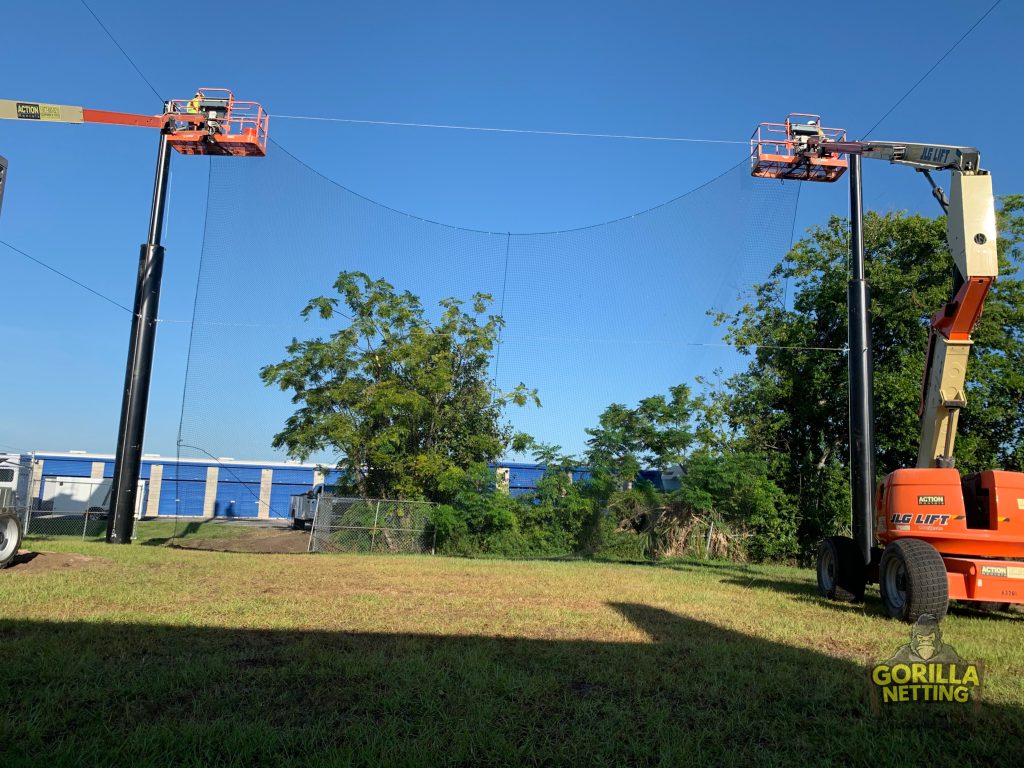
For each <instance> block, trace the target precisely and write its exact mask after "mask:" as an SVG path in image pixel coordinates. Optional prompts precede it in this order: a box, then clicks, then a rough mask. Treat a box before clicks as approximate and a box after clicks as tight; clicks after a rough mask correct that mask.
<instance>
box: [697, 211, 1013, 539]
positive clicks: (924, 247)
mask: <svg viewBox="0 0 1024 768" xmlns="http://www.w3.org/2000/svg"><path fill="white" fill-rule="evenodd" d="M1022 209H1024V197H1022V196H1012V197H1007V198H1003V201H1002V206H1001V210H1000V213H999V223H1000V231H1001V232H1002V234H1003V236H1002V237H1001V238H1000V243H999V252H1000V265H1001V275H1000V279H999V280H998V281H997V282H996V284H995V286H994V288H993V289H992V291H991V293H990V297H989V300H988V302H987V304H986V309H985V314H984V315H983V317H982V319H981V322H980V323H979V325H978V328H977V329H976V332H975V334H974V338H975V341H976V344H975V346H974V348H973V350H972V352H971V364H970V366H969V367H968V384H967V396H968V401H969V404H968V408H967V409H966V411H965V412H964V413H963V414H962V417H961V422H960V437H959V439H958V441H957V450H956V453H957V462H958V467H960V468H961V469H962V470H964V471H972V470H976V469H982V468H986V467H1003V468H1008V469H1020V468H1022V466H1024V410H1022V409H1021V408H1020V402H1022V398H1024V336H1022V333H1024V283H1022V282H1021V280H1020V279H1018V277H1017V267H1018V265H1019V263H1020V256H1021V253H1020V249H1019V244H1020V242H1021V240H1022V236H1024V223H1022V217H1021V214H1020V212H1021V210H1022ZM848 233H849V226H848V223H847V222H846V221H844V220H842V219H840V218H833V219H832V220H831V221H830V222H829V223H828V225H827V226H824V227H815V228H813V229H812V230H810V233H809V234H810V236H809V237H808V238H807V239H805V240H802V241H800V242H799V243H797V244H796V245H795V246H794V248H793V249H792V250H791V251H790V252H789V253H788V254H787V255H786V257H785V259H784V260H783V261H782V263H780V264H779V265H778V267H776V269H775V270H774V271H773V272H772V274H771V276H770V278H769V280H768V281H767V282H765V283H764V284H761V285H759V286H757V287H756V288H755V290H754V293H753V296H752V299H751V301H750V302H749V303H747V304H746V305H745V306H743V307H742V308H741V309H740V310H739V311H737V312H736V313H735V314H732V315H725V316H721V317H720V318H719V320H720V322H722V323H724V324H725V326H726V328H727V338H728V339H729V340H730V341H731V342H732V343H734V344H735V345H736V346H737V347H738V348H739V349H740V350H741V351H742V352H743V353H744V354H747V355H749V356H750V362H749V364H748V366H747V368H746V370H744V371H742V372H741V373H739V374H737V375H735V376H732V377H731V378H729V379H728V380H727V381H726V382H725V386H724V389H723V391H722V392H719V393H718V398H719V401H718V402H717V403H716V404H715V406H716V407H715V409H713V411H712V412H713V413H715V414H717V418H718V419H720V420H724V421H726V422H727V429H726V431H728V432H730V433H731V434H733V435H735V436H736V437H737V439H738V441H739V442H738V443H737V444H738V445H739V446H740V447H741V448H742V449H744V450H748V451H750V452H753V453H756V454H761V455H764V456H767V457H768V461H769V467H770V474H771V477H772V478H773V479H774V480H775V481H776V482H777V483H778V484H779V485H780V486H781V487H782V488H783V490H784V491H785V492H786V494H787V495H788V496H789V498H790V499H792V500H793V502H794V504H795V506H796V508H797V518H798V524H799V538H800V540H801V543H802V544H803V545H804V547H805V548H806V549H810V548H811V547H813V546H814V545H815V544H816V542H817V541H818V540H819V539H820V538H821V537H822V536H824V535H828V534H831V533H833V532H836V531H841V530H843V529H845V528H846V527H847V526H848V521H849V514H850V512H849V510H850V501H849V491H848V455H849V446H848V440H847V420H848V415H847V414H848V405H847V391H848V390H847V368H846V366H847V360H846V355H845V354H844V352H843V348H844V347H845V344H846V333H847V330H846V283H847V279H848V277H847V275H848V270H847V265H848V261H847V259H848V253H849V239H848V237H849V234H848ZM865 244H866V249H867V256H868V278H869V280H870V282H871V288H872V300H873V305H872V312H873V317H872V327H873V335H874V342H873V343H874V355H875V426H876V439H877V450H878V454H877V458H878V470H879V472H880V473H882V474H884V473H886V472H889V471H891V470H893V469H897V468H899V467H904V466H913V465H914V463H915V462H916V459H917V450H918V440H919V436H920V428H919V423H918V414H917V407H918V403H919V398H920V383H921V378H922V375H923V370H924V357H925V349H926V344H927V336H928V321H929V318H930V317H931V315H932V314H933V313H934V312H936V311H938V310H940V309H941V308H942V307H943V305H944V304H945V302H946V301H948V300H949V296H950V274H951V266H952V264H953V261H952V257H951V256H950V254H949V251H948V248H947V245H946V240H945V218H944V217H940V218H935V219H933V218H928V217H925V216H919V215H913V216H908V215H904V214H898V213H890V214H887V215H880V214H877V213H871V212H869V213H868V214H867V215H866V216H865ZM787 292H790V293H792V296H793V298H792V306H787V304H786V301H785V297H786V295H787Z"/></svg>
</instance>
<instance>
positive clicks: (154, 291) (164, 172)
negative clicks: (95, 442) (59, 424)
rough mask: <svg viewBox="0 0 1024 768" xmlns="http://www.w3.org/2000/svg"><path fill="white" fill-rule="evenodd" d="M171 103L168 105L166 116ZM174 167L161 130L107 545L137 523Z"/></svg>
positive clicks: (123, 539) (127, 538)
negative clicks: (166, 211)
mask: <svg viewBox="0 0 1024 768" xmlns="http://www.w3.org/2000/svg"><path fill="white" fill-rule="evenodd" d="M171 107H172V105H171V104H170V102H168V103H167V104H166V105H165V112H168V113H169V112H170V111H171ZM170 167H171V146H170V144H169V143H168V141H167V130H166V129H164V130H161V132H160V143H159V145H158V148H157V158H156V175H155V178H154V180H153V203H152V207H151V208H150V213H149V237H148V238H147V239H146V242H145V243H144V244H143V246H142V248H141V249H140V252H139V274H138V278H137V279H136V283H135V305H134V309H133V310H132V311H133V315H132V330H131V336H130V338H129V341H128V363H127V366H126V368H125V374H124V392H123V394H122V398H121V422H120V426H119V427H118V432H117V454H116V456H115V458H114V477H113V481H112V482H113V485H112V488H111V499H110V515H109V516H108V518H107V541H108V542H110V543H112V544H129V543H131V540H132V529H133V528H134V525H135V506H136V504H137V503H138V499H137V496H138V491H139V474H140V472H141V469H142V441H143V438H144V437H145V433H146V408H147V406H148V405H149V381H150V378H151V376H152V373H153V350H154V347H155V344H156V320H157V312H158V310H159V308H160V282H161V279H162V278H163V271H164V247H163V245H161V244H160V240H161V236H162V233H163V227H164V208H165V205H166V203H167V181H168V176H169V174H170Z"/></svg>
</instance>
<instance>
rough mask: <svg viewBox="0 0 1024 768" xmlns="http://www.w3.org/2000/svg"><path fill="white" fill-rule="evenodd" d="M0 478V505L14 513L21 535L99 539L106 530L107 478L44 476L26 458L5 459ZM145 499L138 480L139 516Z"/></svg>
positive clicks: (108, 499)
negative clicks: (1, 485)
mask: <svg viewBox="0 0 1024 768" xmlns="http://www.w3.org/2000/svg"><path fill="white" fill-rule="evenodd" d="M0 471H3V472H4V474H3V475H2V476H0V480H3V481H6V482H7V484H9V487H2V488H0V506H2V507H3V508H4V509H6V510H8V511H13V512H15V513H16V514H17V516H18V519H19V520H20V521H21V533H22V536H23V537H25V538H30V537H39V538H52V537H57V536H73V537H75V538H81V539H101V538H104V537H105V536H106V533H107V509H108V508H109V507H110V488H111V483H112V480H111V478H109V477H106V478H105V477H67V476H44V475H43V474H42V473H41V472H39V469H38V467H37V465H36V462H34V461H32V460H31V459H29V458H19V459H18V460H12V459H11V458H7V459H6V460H5V461H4V463H3V465H2V466H0ZM144 499H145V483H144V481H140V482H139V494H138V509H137V510H136V512H137V514H136V517H139V516H140V514H139V513H141V511H142V508H143V504H144Z"/></svg>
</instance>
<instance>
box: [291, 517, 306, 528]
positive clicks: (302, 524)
mask: <svg viewBox="0 0 1024 768" xmlns="http://www.w3.org/2000/svg"><path fill="white" fill-rule="evenodd" d="M292 530H293V531H304V530H306V521H305V520H300V519H299V518H297V517H293V518H292Z"/></svg>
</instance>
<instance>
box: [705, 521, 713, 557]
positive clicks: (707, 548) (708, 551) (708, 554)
mask: <svg viewBox="0 0 1024 768" xmlns="http://www.w3.org/2000/svg"><path fill="white" fill-rule="evenodd" d="M714 532H715V521H714V520H712V521H711V524H710V525H709V526H708V540H707V541H706V542H704V559H705V560H708V559H710V558H711V534H713V533H714Z"/></svg>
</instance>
